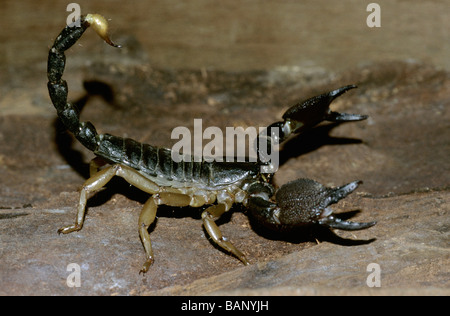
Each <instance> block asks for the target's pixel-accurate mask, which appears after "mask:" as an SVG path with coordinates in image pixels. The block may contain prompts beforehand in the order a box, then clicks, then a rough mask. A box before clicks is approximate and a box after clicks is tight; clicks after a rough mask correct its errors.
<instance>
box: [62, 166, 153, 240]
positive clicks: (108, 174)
mask: <svg viewBox="0 0 450 316" xmlns="http://www.w3.org/2000/svg"><path fill="white" fill-rule="evenodd" d="M114 176H120V177H122V178H124V179H125V180H126V181H127V182H128V183H130V184H131V185H134V186H135V187H137V188H139V189H141V190H142V191H145V192H148V193H150V194H153V193H155V192H157V191H158V189H159V187H158V186H157V185H156V184H155V183H153V182H151V181H150V180H148V179H147V178H145V177H144V176H142V175H141V174H140V173H138V172H137V171H136V170H134V169H131V168H129V167H125V166H122V165H113V166H109V167H107V168H105V169H103V170H100V171H98V172H96V173H95V174H94V176H92V177H90V178H89V179H88V180H86V182H85V183H84V184H83V186H82V188H81V192H80V202H79V203H78V210H77V217H76V220H75V224H73V225H69V226H66V227H62V228H60V229H59V230H58V233H63V234H68V233H71V232H73V231H78V230H80V229H81V228H82V227H83V223H84V216H85V213H86V202H87V198H88V194H89V193H91V192H94V191H96V190H99V189H101V188H102V187H103V186H105V185H106V184H107V183H108V182H109V181H110V180H111V179H112V177H114Z"/></svg>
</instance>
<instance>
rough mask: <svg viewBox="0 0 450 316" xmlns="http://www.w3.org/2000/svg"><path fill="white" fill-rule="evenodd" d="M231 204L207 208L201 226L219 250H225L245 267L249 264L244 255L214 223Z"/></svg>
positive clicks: (225, 203)
mask: <svg viewBox="0 0 450 316" xmlns="http://www.w3.org/2000/svg"><path fill="white" fill-rule="evenodd" d="M231 205H232V203H228V202H223V203H219V204H216V205H212V206H210V207H208V208H207V209H206V210H205V211H204V212H203V213H202V219H203V226H204V227H205V229H206V231H207V232H208V235H209V236H210V237H211V238H212V240H213V241H214V242H215V243H216V244H217V245H218V246H220V247H221V248H223V249H225V250H226V251H228V252H231V253H232V254H233V255H235V256H236V257H237V258H238V259H239V260H241V261H242V263H244V264H245V265H248V264H250V263H249V262H248V260H247V258H246V257H245V255H244V254H243V253H242V252H241V251H239V250H238V249H237V248H236V247H235V246H234V245H233V244H232V243H231V242H230V241H229V240H228V238H226V237H224V236H223V235H222V232H221V231H220V229H219V227H218V226H217V224H216V223H215V220H217V219H218V218H219V217H220V216H221V215H222V214H223V213H225V212H226V211H228V210H229V209H230V207H231Z"/></svg>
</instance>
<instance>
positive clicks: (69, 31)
mask: <svg viewBox="0 0 450 316" xmlns="http://www.w3.org/2000/svg"><path fill="white" fill-rule="evenodd" d="M89 26H92V27H93V29H94V30H95V31H96V32H97V33H98V34H99V35H100V37H101V38H103V39H104V40H105V41H106V43H108V44H109V45H111V46H114V47H120V46H118V45H115V44H114V43H113V42H112V41H111V40H110V38H109V36H108V23H107V21H106V20H105V19H104V18H103V17H102V16H101V15H98V14H88V15H86V16H82V17H81V18H80V24H79V26H74V25H72V26H66V27H65V28H64V29H63V30H62V32H61V33H60V34H59V36H58V37H57V38H56V40H55V42H54V44H53V46H52V47H51V49H50V51H49V55H48V70H47V75H48V80H49V82H48V90H49V94H50V98H51V101H52V103H53V105H54V106H55V108H56V110H57V113H58V116H59V118H60V120H61V121H62V123H63V124H64V125H65V126H66V128H67V129H68V130H69V131H70V132H71V133H72V134H73V135H74V136H75V137H76V138H77V139H78V140H79V141H80V142H81V144H83V145H84V146H85V147H86V148H88V149H89V150H91V151H92V152H93V153H94V154H95V156H96V157H95V158H94V159H93V160H92V161H91V163H90V178H89V179H88V180H86V182H85V183H84V184H83V186H82V188H81V192H80V201H79V203H78V209H77V216H76V220H75V223H74V224H73V225H69V226H66V227H63V228H61V229H59V230H58V232H59V233H63V234H67V233H70V232H74V231H79V230H80V229H81V228H82V227H83V223H84V218H85V211H86V201H87V199H88V195H89V193H91V192H94V191H96V190H99V189H100V188H102V187H103V186H105V185H106V184H107V183H108V181H110V180H111V178H113V177H114V176H119V177H122V178H123V179H125V180H126V181H127V182H128V183H130V184H131V185H133V186H135V187H137V188H139V189H140V190H142V191H144V192H147V193H149V194H150V195H151V196H150V198H149V199H148V200H147V202H146V203H145V204H144V206H143V208H142V211H141V213H140V216H139V223H138V231H139V236H140V238H141V241H142V244H143V246H144V249H145V255H146V259H145V262H144V264H143V266H142V269H141V272H144V273H145V272H147V271H148V269H149V267H150V266H151V265H152V263H153V261H154V257H153V251H152V246H151V242H150V235H149V232H148V228H149V226H150V225H151V224H152V222H153V221H154V219H155V217H156V211H157V208H158V205H163V204H164V205H168V206H174V207H183V206H191V207H201V206H203V205H205V206H207V208H206V209H205V210H204V211H203V212H202V215H201V218H202V221H203V226H204V228H205V230H206V232H207V233H208V235H209V236H210V238H211V239H212V240H213V241H214V243H216V244H217V245H218V246H220V247H221V248H223V249H224V250H225V251H227V252H229V253H231V254H233V255H234V256H236V257H237V258H238V259H239V260H240V261H242V262H243V263H244V264H246V265H247V264H249V262H248V260H247V258H246V256H245V255H244V254H243V253H242V252H241V251H239V250H238V249H237V248H236V247H235V246H234V245H233V244H232V243H231V241H229V240H228V239H227V238H226V237H224V236H223V235H222V233H221V231H220V229H219V227H218V226H217V224H216V223H215V221H216V220H217V219H218V218H219V217H220V216H221V215H222V214H224V213H225V212H227V211H228V210H230V208H231V207H232V205H233V204H234V203H242V204H243V205H244V206H245V207H246V209H247V210H248V214H249V215H250V216H252V217H253V218H254V219H256V220H257V221H258V222H259V223H262V224H264V225H267V226H268V227H270V228H273V229H286V228H292V227H297V226H302V225H311V224H315V225H321V226H326V227H329V228H336V229H342V230H359V229H365V228H368V227H371V226H373V225H375V223H376V222H368V223H356V222H349V221H345V220H340V219H339V218H337V217H335V216H334V215H333V212H332V210H331V208H330V207H329V206H330V205H331V204H333V203H337V202H338V201H339V200H341V199H343V198H345V197H346V196H347V195H348V194H350V193H352V192H353V191H354V190H355V189H356V188H357V187H358V185H359V184H360V183H361V181H354V182H351V183H348V184H346V185H343V186H340V187H336V188H329V187H325V186H323V185H321V184H320V183H318V182H316V181H314V180H310V179H298V180H295V181H292V182H289V183H287V184H285V185H283V186H281V188H279V189H278V190H277V189H276V188H275V187H274V185H273V184H272V174H270V173H264V172H262V170H263V169H261V166H263V165H264V164H267V162H263V161H262V160H261V159H259V160H258V162H256V163H255V162H218V161H209V160H208V161H206V160H205V159H204V158H203V157H202V159H201V160H202V161H200V162H199V161H198V160H197V159H195V160H194V159H193V158H192V159H191V160H187V161H186V160H183V161H180V162H175V161H174V160H173V159H172V157H171V151H170V150H169V149H166V148H160V147H155V146H152V145H148V144H142V143H139V142H137V141H135V140H132V139H130V138H122V137H117V136H113V135H110V134H99V133H97V131H96V129H95V127H94V126H93V125H92V123H90V122H80V119H79V111H78V110H77V108H76V107H75V106H74V105H73V104H71V103H69V102H68V101H67V95H68V88H67V83H66V81H65V80H63V79H62V75H63V72H64V68H65V55H64V52H65V51H66V50H67V49H69V48H70V47H71V46H72V45H73V44H74V43H75V42H76V41H77V40H78V39H79V38H80V37H81V36H82V35H83V33H84V31H85V30H86V29H87V28H88V27H89ZM353 88H356V86H354V85H349V86H345V87H342V88H339V89H336V90H333V91H331V92H328V93H324V94H321V95H319V96H316V97H313V98H310V99H308V100H306V101H304V102H301V103H298V104H296V105H294V106H292V107H291V108H289V109H288V110H287V111H286V112H285V113H284V115H283V121H280V122H276V123H273V124H271V125H270V126H269V127H268V128H267V130H268V131H272V130H274V129H273V128H277V129H278V131H279V132H278V133H277V134H278V135H275V134H272V133H271V132H269V133H270V135H272V136H273V137H272V136H270V137H266V138H267V142H268V144H270V143H271V142H272V141H273V139H274V137H275V136H276V138H277V139H276V140H277V142H278V143H281V142H283V141H284V140H286V139H287V138H288V137H289V136H290V135H291V134H293V133H295V134H298V133H300V132H303V131H305V130H307V129H310V128H312V127H313V126H315V125H317V124H318V123H320V122H321V121H331V122H347V121H360V120H364V119H366V118H367V116H365V115H355V114H346V113H337V112H333V111H331V110H330V109H329V106H330V103H331V102H332V101H333V100H334V99H335V98H337V97H338V96H340V95H342V94H343V93H345V92H346V91H348V90H349V89H353Z"/></svg>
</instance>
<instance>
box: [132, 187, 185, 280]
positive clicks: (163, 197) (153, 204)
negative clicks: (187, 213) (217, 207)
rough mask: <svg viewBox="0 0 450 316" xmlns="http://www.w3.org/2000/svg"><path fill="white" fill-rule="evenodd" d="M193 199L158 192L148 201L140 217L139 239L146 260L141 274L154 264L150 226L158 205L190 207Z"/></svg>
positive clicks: (171, 193) (173, 193)
mask: <svg viewBox="0 0 450 316" xmlns="http://www.w3.org/2000/svg"><path fill="white" fill-rule="evenodd" d="M192 200H193V198H192V197H191V196H189V195H185V194H181V193H176V192H158V193H155V194H153V196H152V197H151V198H150V199H148V201H147V202H146V203H145V204H144V207H143V208H142V212H141V214H140V215H139V225H138V227H139V237H141V241H142V244H143V245H144V249H145V255H146V260H145V262H144V264H143V265H142V269H141V271H140V272H139V273H141V272H142V273H146V272H147V271H148V269H149V268H150V266H151V265H152V264H153V262H154V258H153V250H152V244H151V242H150V234H149V233H148V228H149V226H150V225H151V224H152V223H153V221H154V220H155V217H156V211H157V209H158V205H161V204H164V205H168V206H180V207H181V206H188V205H190V204H191V201H192Z"/></svg>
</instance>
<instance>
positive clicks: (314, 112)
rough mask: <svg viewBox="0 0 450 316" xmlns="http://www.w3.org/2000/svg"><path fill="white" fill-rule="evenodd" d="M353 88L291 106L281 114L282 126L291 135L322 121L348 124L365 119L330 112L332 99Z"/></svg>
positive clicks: (361, 116)
mask: <svg viewBox="0 0 450 316" xmlns="http://www.w3.org/2000/svg"><path fill="white" fill-rule="evenodd" d="M354 88H356V85H348V86H344V87H341V88H339V89H336V90H333V91H330V92H328V93H324V94H321V95H318V96H315V97H312V98H310V99H308V100H306V101H303V102H301V103H298V104H296V105H294V106H292V107H291V108H289V109H288V110H287V111H286V112H285V113H284V114H283V119H284V120H285V122H284V125H285V126H286V125H288V126H286V127H287V130H290V132H291V133H300V132H301V131H303V130H305V129H308V128H311V127H313V126H315V125H317V124H318V123H320V122H322V121H331V122H349V121H361V120H364V119H366V118H367V116H366V115H358V114H347V113H338V112H333V111H331V110H330V104H331V102H333V100H334V99H336V98H337V97H339V96H340V95H342V94H344V93H345V92H347V91H348V90H350V89H354ZM286 127H285V129H286Z"/></svg>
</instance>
